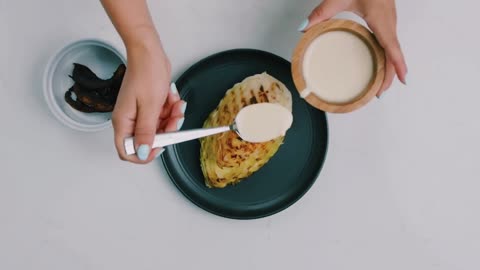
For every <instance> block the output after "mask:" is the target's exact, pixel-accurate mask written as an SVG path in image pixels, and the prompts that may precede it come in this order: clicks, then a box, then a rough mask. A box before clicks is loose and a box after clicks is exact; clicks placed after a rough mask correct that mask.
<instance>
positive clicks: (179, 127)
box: [177, 118, 185, 130]
mask: <svg viewBox="0 0 480 270" xmlns="http://www.w3.org/2000/svg"><path fill="white" fill-rule="evenodd" d="M183 122H185V118H180V119H178V122H177V130H180V129H181V128H182V126H183Z"/></svg>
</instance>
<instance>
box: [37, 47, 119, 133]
mask: <svg viewBox="0 0 480 270" xmlns="http://www.w3.org/2000/svg"><path fill="white" fill-rule="evenodd" d="M73 63H79V64H82V65H85V66H87V67H89V68H90V69H91V70H92V71H93V72H94V73H95V74H96V75H97V76H98V77H99V78H102V79H107V78H110V77H111V76H112V75H113V72H114V71H115V70H116V69H117V67H118V65H120V64H122V63H124V64H126V58H125V56H124V55H123V54H122V53H120V51H119V50H117V49H116V48H115V47H114V46H112V45H111V44H109V43H108V42H105V41H102V40H98V39H85V40H79V41H76V42H73V43H71V44H69V45H67V46H66V47H64V48H62V49H61V50H59V51H58V52H57V53H56V54H54V55H53V57H52V58H51V59H50V61H49V62H48V64H47V67H46V70H45V74H44V81H43V94H44V96H45V100H46V102H47V105H48V107H49V108H50V110H51V111H52V113H53V115H54V116H55V117H56V118H57V119H58V120H59V121H60V122H61V123H63V124H64V125H66V126H68V127H70V128H72V129H75V130H79V131H86V132H96V131H100V130H103V129H106V128H109V127H111V125H112V121H111V117H112V115H111V113H83V112H80V111H77V110H75V109H73V108H72V107H71V106H70V105H69V104H68V103H66V102H65V99H64V96H65V92H67V91H68V89H70V87H71V86H72V85H73V80H72V79H71V78H70V77H69V75H71V74H72V71H73Z"/></svg>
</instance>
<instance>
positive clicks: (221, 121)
mask: <svg viewBox="0 0 480 270" xmlns="http://www.w3.org/2000/svg"><path fill="white" fill-rule="evenodd" d="M264 102H269V103H276V104H280V105H282V106H283V107H285V108H286V109H288V110H289V111H290V112H291V111H292V95H291V93H290V91H289V90H288V89H287V88H286V87H285V85H284V84H283V83H281V82H280V81H279V80H277V79H275V78H274V77H272V76H270V75H268V74H267V73H263V74H258V75H254V76H251V77H248V78H246V79H245V80H244V81H243V82H241V83H237V84H236V85H235V86H233V88H232V89H230V90H228V91H227V92H226V94H225V97H224V98H223V99H222V100H221V101H220V104H219V105H218V107H217V108H216V109H215V110H214V111H213V112H212V113H210V115H209V116H208V118H207V120H206V121H205V123H204V126H203V127H204V128H211V127H218V126H226V125H230V124H232V123H233V122H234V121H235V117H236V116H237V114H238V112H239V111H240V110H241V109H242V108H244V107H246V106H248V105H252V104H256V103H264ZM283 140H284V137H279V138H277V139H274V140H272V141H269V142H265V143H249V142H246V141H243V140H242V139H241V138H240V137H239V136H238V135H237V134H236V133H235V132H233V131H230V132H225V133H222V134H218V135H214V136H210V137H206V138H202V139H201V140H200V143H201V148H200V163H201V167H202V172H203V175H204V176H205V184H206V185H207V186H208V187H215V188H224V187H226V186H227V185H229V184H235V183H238V182H240V181H241V180H243V179H245V178H247V177H248V176H250V175H251V174H253V173H254V172H256V171H258V170H259V169H260V168H261V167H262V166H263V165H265V164H266V163H267V162H268V161H269V160H270V158H271V157H272V156H273V155H275V153H276V152H277V151H278V149H279V148H280V145H281V144H282V143H283Z"/></svg>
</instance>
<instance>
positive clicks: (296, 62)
mask: <svg viewBox="0 0 480 270" xmlns="http://www.w3.org/2000/svg"><path fill="white" fill-rule="evenodd" d="M330 31H347V32H349V33H352V34H354V35H356V36H357V37H359V38H360V39H361V40H362V41H363V42H365V44H366V45H367V46H368V48H369V50H370V53H371V55H372V57H373V75H372V79H371V80H370V83H369V84H368V85H367V87H366V88H365V89H364V91H363V92H362V94H360V95H359V96H358V97H357V98H355V99H353V100H351V101H348V102H345V103H332V102H327V101H325V100H322V99H321V98H319V97H317V95H315V94H314V93H310V94H309V95H308V96H307V97H305V100H306V101H307V102H308V103H309V104H310V105H312V106H313V107H315V108H317V109H320V110H322V111H325V112H330V113H348V112H352V111H354V110H357V109H359V108H360V107H362V106H364V105H365V104H367V103H368V102H369V101H370V100H371V99H372V98H373V97H375V95H376V94H377V93H378V91H379V90H380V87H381V86H382V83H383V79H384V78H385V51H384V50H383V48H382V46H380V44H379V43H378V41H377V39H376V38H375V36H374V35H373V34H372V33H371V32H370V31H369V30H368V29H367V28H365V27H364V26H362V25H360V24H358V23H356V22H354V21H350V20H340V19H331V20H328V21H325V22H322V23H320V24H318V25H316V26H314V27H312V28H311V29H309V30H308V31H307V32H306V33H305V34H304V35H303V37H302V38H301V40H300V42H299V43H298V45H297V47H296V48H295V51H294V53H293V57H292V76H293V81H294V82H295V86H296V88H297V90H298V91H299V93H300V95H302V92H303V91H304V90H305V89H306V88H307V83H306V81H305V78H304V76H303V60H304V56H305V52H306V51H307V49H308V47H309V46H310V44H311V43H312V42H313V41H314V40H315V39H316V38H317V37H318V36H320V35H322V34H324V33H327V32H330Z"/></svg>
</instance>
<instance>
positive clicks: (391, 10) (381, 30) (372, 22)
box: [298, 0, 407, 97]
mask: <svg viewBox="0 0 480 270" xmlns="http://www.w3.org/2000/svg"><path fill="white" fill-rule="evenodd" d="M341 11H351V12H353V13H355V14H357V15H359V16H361V17H362V18H363V19H364V20H365V21H366V22H367V24H368V26H369V27H370V29H372V31H373V33H374V34H375V35H376V37H377V39H378V41H379V43H380V45H382V47H383V48H384V49H385V52H386V60H387V61H386V64H385V68H386V69H385V79H384V81H383V84H382V87H381V88H380V91H379V92H378V93H377V97H380V96H381V95H382V94H383V93H384V92H385V91H386V90H387V89H388V88H389V87H390V86H391V85H392V82H393V79H394V77H395V74H396V75H397V76H398V78H399V79H400V81H401V82H402V83H404V84H407V83H406V76H407V64H406V63H405V58H404V56H403V53H402V49H401V47H400V42H399V41H398V36H397V12H396V8H395V1H394V0H324V1H323V2H322V3H321V4H320V5H319V6H318V7H316V8H315V9H314V10H313V11H312V13H311V14H310V16H309V17H308V19H307V20H305V21H304V22H303V23H302V24H301V25H300V28H299V29H298V30H299V31H306V30H308V29H309V28H311V27H312V26H314V25H316V24H318V23H320V22H322V21H325V20H328V19H330V18H332V17H333V16H335V15H336V14H337V13H339V12H341Z"/></svg>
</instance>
